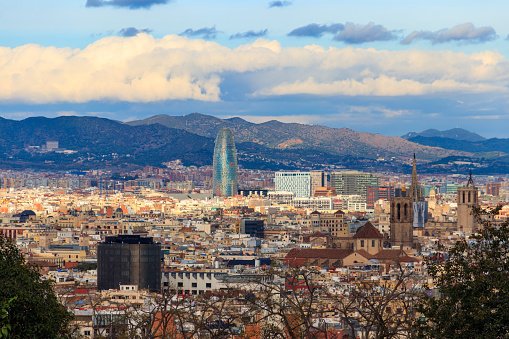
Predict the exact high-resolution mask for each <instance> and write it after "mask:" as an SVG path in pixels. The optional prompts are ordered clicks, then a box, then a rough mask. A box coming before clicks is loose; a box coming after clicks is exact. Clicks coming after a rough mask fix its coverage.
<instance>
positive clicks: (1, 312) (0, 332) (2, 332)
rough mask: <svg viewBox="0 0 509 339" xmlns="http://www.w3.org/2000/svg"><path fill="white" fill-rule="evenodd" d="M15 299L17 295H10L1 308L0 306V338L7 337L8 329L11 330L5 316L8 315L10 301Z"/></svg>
mask: <svg viewBox="0 0 509 339" xmlns="http://www.w3.org/2000/svg"><path fill="white" fill-rule="evenodd" d="M16 299H18V297H12V298H11V299H9V301H7V303H6V304H5V305H3V306H2V308H0V319H1V321H2V322H1V324H2V325H1V326H2V327H0V338H7V336H8V334H9V331H10V330H11V324H9V323H8V322H7V318H8V316H9V311H8V310H9V308H10V306H11V303H12V302H13V301H14V300H16Z"/></svg>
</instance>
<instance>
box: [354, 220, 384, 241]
mask: <svg viewBox="0 0 509 339" xmlns="http://www.w3.org/2000/svg"><path fill="white" fill-rule="evenodd" d="M383 237H384V236H383V235H382V233H380V232H379V231H378V230H377V229H376V228H375V226H373V225H372V224H371V223H370V222H369V221H368V222H367V223H366V224H365V225H364V226H362V227H361V228H360V229H359V230H358V231H357V233H355V235H354V236H353V238H354V239H373V238H378V239H382V238H383Z"/></svg>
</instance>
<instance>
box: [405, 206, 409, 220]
mask: <svg viewBox="0 0 509 339" xmlns="http://www.w3.org/2000/svg"><path fill="white" fill-rule="evenodd" d="M407 210H408V204H405V218H406V217H407V216H408V211H407Z"/></svg>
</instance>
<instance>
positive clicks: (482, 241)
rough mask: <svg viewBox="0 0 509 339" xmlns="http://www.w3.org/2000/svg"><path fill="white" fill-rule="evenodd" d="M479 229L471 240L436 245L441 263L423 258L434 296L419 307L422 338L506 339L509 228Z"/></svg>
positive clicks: (485, 224)
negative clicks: (443, 255)
mask: <svg viewBox="0 0 509 339" xmlns="http://www.w3.org/2000/svg"><path fill="white" fill-rule="evenodd" d="M475 213H476V214H477V216H479V215H480V211H475ZM492 213H498V209H496V210H495V211H493V212H492ZM479 222H481V221H480V219H479ZM481 225H482V226H483V227H482V229H481V230H479V231H478V234H477V235H475V236H473V237H471V238H470V239H468V240H465V239H464V240H460V241H458V242H457V243H456V244H455V245H454V246H453V247H451V248H449V249H447V248H446V247H444V246H441V248H440V249H441V250H443V251H446V252H447V253H448V254H449V258H448V259H447V260H445V261H444V262H440V261H438V260H436V259H435V260H428V262H427V264H428V272H429V276H430V277H431V278H432V279H433V282H434V285H435V287H436V292H437V295H436V296H432V295H429V296H428V295H426V296H424V298H423V299H422V302H421V305H420V307H419V309H418V311H419V312H420V313H421V314H422V315H423V317H422V318H421V319H420V320H419V321H418V322H417V326H418V331H419V336H420V337H421V338H507V337H509V307H508V306H509V280H508V275H509V258H508V255H509V226H508V224H507V222H506V223H504V224H502V225H501V226H494V225H492V223H490V222H488V221H485V222H481Z"/></svg>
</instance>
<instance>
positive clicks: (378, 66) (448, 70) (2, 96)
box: [0, 0, 509, 138]
mask: <svg viewBox="0 0 509 339" xmlns="http://www.w3.org/2000/svg"><path fill="white" fill-rule="evenodd" d="M508 12H509V2H506V1H499V0H497V1H491V0H486V1H483V2H480V1H471V0H463V1H457V0H450V1H436V0H428V1H416V0H404V1H403V0H398V1H392V0H359V1H341V0H330V1H326V0H315V1H304V0H295V1H293V0H291V1H290V0H287V1H260V0H258V1H254V0H244V1H233V0H220V1H210V0H187V1H186V0H174V1H170V0H73V1H69V0H47V1H40V0H18V1H7V2H5V3H4V4H3V5H2V10H1V11H0V116H2V117H4V118H7V119H17V120H20V119H24V118H27V117H31V116H46V117H57V116H65V115H81V116H99V117H104V118H109V119H115V120H119V121H130V120H137V119H144V118H147V117H149V116H152V115H156V114H169V115H185V114H189V113H193V112H199V113H203V114H209V115H214V116H217V117H220V118H229V117H241V118H243V119H246V120H248V121H252V122H256V123H260V122H264V121H268V120H273V119H275V120H279V121H283V122H297V123H306V124H318V125H325V126H329V127H336V128H341V127H346V128H350V129H354V130H357V131H363V132H371V133H380V134H384V135H391V136H401V135H403V134H405V133H407V132H410V131H415V132H420V131H423V130H425V129H429V128H435V129H439V130H445V129H450V128H455V127H460V128H464V129H467V130H469V131H472V132H476V133H478V134H480V135H482V136H484V137H487V138H491V137H498V138H506V137H509V134H508V133H507V129H506V126H508V123H509V108H508V102H509V61H508V60H509V59H508V58H509V39H508V37H509V20H507V13H508Z"/></svg>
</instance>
